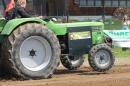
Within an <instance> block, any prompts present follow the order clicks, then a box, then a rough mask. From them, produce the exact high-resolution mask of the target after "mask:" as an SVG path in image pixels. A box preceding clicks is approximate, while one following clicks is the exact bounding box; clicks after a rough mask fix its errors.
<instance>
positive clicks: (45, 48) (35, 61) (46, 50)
mask: <svg viewBox="0 0 130 86" xmlns="http://www.w3.org/2000/svg"><path fill="white" fill-rule="evenodd" d="M30 57H31V58H30ZM51 57H52V49H51V46H50V44H49V42H48V41H47V40H46V39H45V38H43V37H41V36H31V37H29V38H27V39H26V40H24V42H23V43H22V45H21V47H20V59H21V62H22V64H23V65H24V66H25V67H26V68H27V69H28V70H31V71H39V70H42V69H44V68H46V66H47V65H48V64H49V62H50V60H51Z"/></svg>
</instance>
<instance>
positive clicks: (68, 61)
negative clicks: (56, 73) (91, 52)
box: [61, 55, 84, 70]
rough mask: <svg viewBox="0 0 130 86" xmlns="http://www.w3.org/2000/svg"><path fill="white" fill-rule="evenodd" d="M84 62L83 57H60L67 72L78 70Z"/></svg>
mask: <svg viewBox="0 0 130 86" xmlns="http://www.w3.org/2000/svg"><path fill="white" fill-rule="evenodd" d="M83 62H84V56H83V55H81V56H62V57H61V63H62V65H63V66H64V67H65V68H68V69H69V70H76V69H78V68H79V67H80V66H81V65H82V64H83Z"/></svg>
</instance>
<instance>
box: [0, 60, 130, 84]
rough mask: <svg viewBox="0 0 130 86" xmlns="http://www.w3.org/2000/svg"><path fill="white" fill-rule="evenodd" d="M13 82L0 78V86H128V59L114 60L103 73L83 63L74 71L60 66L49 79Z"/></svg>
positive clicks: (129, 61) (129, 71) (129, 81)
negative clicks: (113, 63)
mask: <svg viewBox="0 0 130 86" xmlns="http://www.w3.org/2000/svg"><path fill="white" fill-rule="evenodd" d="M13 80H15V79H11V80H10V79H9V80H8V79H7V78H2V77H0V86H130V58H125V59H123V58H122V59H119V58H118V59H116V61H115V65H114V66H113V67H112V68H111V69H110V70H109V71H107V72H105V73H100V72H96V71H93V69H91V67H89V65H88V63H87V61H85V63H84V64H83V65H82V66H81V67H80V68H79V69H78V70H74V71H70V70H68V69H66V68H64V67H63V66H62V65H60V66H59V67H58V68H57V71H56V72H55V73H54V74H53V76H52V78H49V79H42V80H27V81H13Z"/></svg>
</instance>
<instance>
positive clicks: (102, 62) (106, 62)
mask: <svg viewBox="0 0 130 86" xmlns="http://www.w3.org/2000/svg"><path fill="white" fill-rule="evenodd" d="M88 61H89V64H90V66H91V67H92V68H93V69H94V70H96V71H99V72H104V71H107V70H109V69H110V68H111V67H112V66H113V64H114V61H115V56H114V53H113V51H112V49H111V48H110V47H109V46H108V45H107V44H99V45H96V46H94V47H93V48H92V49H91V50H90V52H89V55H88Z"/></svg>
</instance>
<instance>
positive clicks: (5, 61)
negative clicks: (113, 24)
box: [0, 0, 115, 79]
mask: <svg viewBox="0 0 130 86" xmlns="http://www.w3.org/2000/svg"><path fill="white" fill-rule="evenodd" d="M2 1H3V2H4V0H2ZM8 19H10V18H8V16H6V18H1V19H0V43H1V45H0V46H1V56H0V62H1V65H2V68H3V70H5V71H7V72H8V73H9V74H11V75H13V76H14V77H16V78H23V79H43V78H49V77H51V76H52V74H53V73H54V72H55V70H56V69H57V67H58V66H59V64H60V61H61V63H62V65H63V66H64V67H65V68H67V69H69V70H75V69H78V68H79V67H80V66H81V65H82V64H83V62H84V59H85V57H84V55H85V54H88V62H89V64H90V66H91V67H92V68H93V69H94V70H95V71H99V72H104V71H107V70H109V69H110V68H111V67H112V66H113V64H114V61H115V56H114V53H113V51H112V49H111V47H109V46H108V45H107V44H105V43H104V42H103V29H104V24H103V23H101V22H78V23H53V22H52V21H51V20H49V19H44V20H42V19H39V18H15V19H10V20H8Z"/></svg>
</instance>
